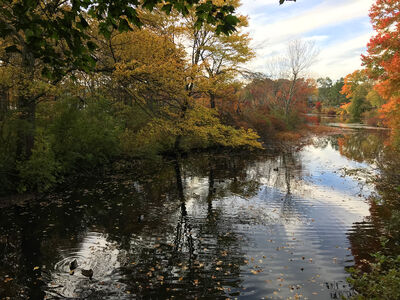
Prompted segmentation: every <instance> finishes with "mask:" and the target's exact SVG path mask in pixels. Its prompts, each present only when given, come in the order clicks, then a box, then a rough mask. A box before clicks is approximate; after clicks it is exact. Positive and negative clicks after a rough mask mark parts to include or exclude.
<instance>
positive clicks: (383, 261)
mask: <svg viewBox="0 0 400 300" xmlns="http://www.w3.org/2000/svg"><path fill="white" fill-rule="evenodd" d="M373 257H374V258H375V262H374V263H372V264H370V267H371V271H370V272H366V273H362V272H361V271H360V270H354V269H351V270H350V272H351V274H352V277H350V278H349V279H348V281H349V283H350V284H351V285H352V286H353V287H354V288H355V290H356V291H357V292H358V293H359V294H358V295H356V296H354V297H353V299H377V300H378V299H379V300H380V299H387V300H391V299H400V255H399V256H397V257H392V256H385V255H383V254H381V253H380V252H378V253H376V254H374V255H373Z"/></svg>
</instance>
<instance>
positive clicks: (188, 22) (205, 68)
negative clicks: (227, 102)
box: [183, 0, 254, 108]
mask: <svg viewBox="0 0 400 300" xmlns="http://www.w3.org/2000/svg"><path fill="white" fill-rule="evenodd" d="M227 3H228V4H229V5H232V6H233V7H235V9H237V8H238V7H239V5H240V3H239V1H238V0H229V1H227ZM238 19H239V23H238V25H237V26H236V28H237V31H236V32H234V33H232V34H230V35H220V34H219V33H218V31H217V28H215V26H212V25H210V24H203V25H202V26H201V27H198V26H196V20H195V12H194V11H193V12H192V14H191V15H189V16H188V17H186V19H185V21H184V25H183V26H184V34H185V38H186V39H187V41H188V45H189V49H190V56H191V57H190V62H191V68H193V69H194V70H196V74H195V75H194V76H193V78H192V79H193V80H194V82H193V83H189V84H190V86H192V84H195V85H196V86H197V90H195V91H193V92H198V93H202V92H203V93H205V94H206V95H208V97H209V99H210V107H211V108H215V106H216V98H218V97H221V96H223V93H224V92H223V91H224V90H225V89H226V88H227V86H228V85H229V84H230V83H232V82H233V81H234V79H235V78H236V77H237V76H238V75H240V74H241V73H244V72H248V71H247V70H246V69H245V68H244V66H243V65H244V64H245V63H246V62H248V61H249V60H250V59H252V58H253V57H254V51H253V50H252V49H251V48H250V38H249V36H248V34H247V33H243V32H242V29H243V28H244V27H246V26H248V20H247V17H245V16H242V15H238Z"/></svg>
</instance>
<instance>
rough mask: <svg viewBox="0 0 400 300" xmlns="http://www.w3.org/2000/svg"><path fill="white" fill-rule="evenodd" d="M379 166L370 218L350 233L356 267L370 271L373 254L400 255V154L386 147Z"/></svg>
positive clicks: (378, 161) (371, 199) (357, 224)
mask: <svg viewBox="0 0 400 300" xmlns="http://www.w3.org/2000/svg"><path fill="white" fill-rule="evenodd" d="M376 163H377V166H378V168H379V174H378V175H377V177H376V178H375V180H374V183H375V186H376V190H377V194H376V195H372V196H371V197H370V198H369V199H368V200H369V202H370V216H368V217H366V218H365V219H364V221H363V222H360V223H355V224H354V226H353V229H352V230H351V231H350V232H349V240H350V243H351V249H352V253H353V255H354V257H355V265H356V266H357V267H359V268H361V269H363V270H368V266H369V264H368V262H370V261H372V260H373V258H372V257H371V254H372V253H375V252H377V251H381V252H382V253H386V254H389V255H398V254H400V243H399V241H400V231H399V228H400V173H399V169H400V153H399V152H398V151H395V150H393V149H391V148H390V147H387V148H385V149H384V150H382V152H381V154H380V155H379V156H378V159H377V162H376ZM383 242H384V243H383Z"/></svg>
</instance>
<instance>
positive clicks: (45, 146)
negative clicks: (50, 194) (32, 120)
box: [17, 132, 59, 192]
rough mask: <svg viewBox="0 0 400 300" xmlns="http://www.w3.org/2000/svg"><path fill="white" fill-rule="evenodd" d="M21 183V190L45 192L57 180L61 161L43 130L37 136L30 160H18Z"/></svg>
mask: <svg viewBox="0 0 400 300" xmlns="http://www.w3.org/2000/svg"><path fill="white" fill-rule="evenodd" d="M17 170H18V172H19V178H20V183H19V185H18V191H19V192H25V191H27V190H36V191H39V192H44V191H46V190H48V189H49V188H50V187H51V186H52V185H53V184H55V183H56V182H57V176H58V172H59V163H58V162H57V161H56V159H55V155H54V152H53V150H52V149H51V145H50V143H49V141H48V140H47V138H46V137H45V136H44V135H43V133H42V132H40V133H38V134H37V136H36V138H35V146H34V148H33V149H32V155H31V157H30V158H29V160H26V161H23V162H21V161H20V162H17Z"/></svg>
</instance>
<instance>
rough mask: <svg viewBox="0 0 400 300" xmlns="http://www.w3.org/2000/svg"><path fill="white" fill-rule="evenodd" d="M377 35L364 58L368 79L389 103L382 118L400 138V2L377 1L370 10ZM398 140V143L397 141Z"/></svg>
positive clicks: (382, 112)
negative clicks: (373, 81)
mask: <svg viewBox="0 0 400 300" xmlns="http://www.w3.org/2000/svg"><path fill="white" fill-rule="evenodd" d="M369 16H370V19H371V23H372V26H373V29H374V30H375V31H376V34H375V36H373V37H372V38H371V39H370V41H369V43H368V45H367V48H368V54H367V55H363V56H362V59H363V63H364V65H365V66H366V70H367V72H368V76H370V77H371V78H372V79H374V80H376V81H377V82H376V84H375V90H376V91H377V92H378V93H379V94H380V96H381V97H382V98H383V99H384V100H385V101H386V103H385V104H383V105H382V108H381V114H382V118H383V119H384V120H385V123H386V124H387V125H388V126H389V127H391V128H392V129H393V133H394V136H397V137H398V136H399V135H400V44H399V40H400V22H399V21H400V2H399V1H395V0H377V1H376V3H375V4H374V5H373V6H372V8H371V10H370V14H369ZM397 140H398V139H397Z"/></svg>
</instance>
